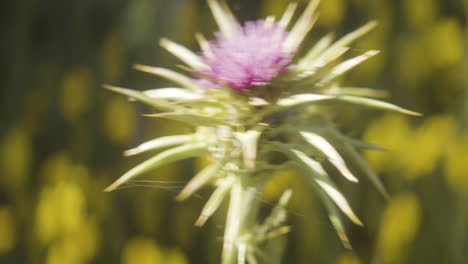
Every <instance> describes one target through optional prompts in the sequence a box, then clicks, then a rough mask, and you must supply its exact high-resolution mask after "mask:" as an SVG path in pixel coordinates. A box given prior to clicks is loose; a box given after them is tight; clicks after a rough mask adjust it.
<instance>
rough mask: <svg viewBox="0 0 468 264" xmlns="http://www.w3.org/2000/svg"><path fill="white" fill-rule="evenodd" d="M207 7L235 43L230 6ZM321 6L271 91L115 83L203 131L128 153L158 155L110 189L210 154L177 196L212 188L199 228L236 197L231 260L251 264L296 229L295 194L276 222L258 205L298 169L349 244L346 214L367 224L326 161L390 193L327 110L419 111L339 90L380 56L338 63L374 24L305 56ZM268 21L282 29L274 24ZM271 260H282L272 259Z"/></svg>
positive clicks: (298, 32)
mask: <svg viewBox="0 0 468 264" xmlns="http://www.w3.org/2000/svg"><path fill="white" fill-rule="evenodd" d="M208 3H209V6H210V8H211V9H212V11H213V13H214V17H215V19H216V21H217V23H218V25H219V26H220V29H221V32H222V33H223V34H224V35H225V36H226V37H227V38H229V37H230V36H231V35H232V34H233V30H234V29H235V28H238V27H239V24H238V23H237V21H236V20H235V18H234V16H233V15H232V14H231V12H230V11H229V9H228V8H227V7H226V5H224V4H220V3H219V2H217V1H215V0H209V1H208ZM317 4H318V1H315V0H312V1H311V2H310V4H309V5H308V7H307V8H306V9H305V11H304V13H303V14H302V16H300V17H299V19H298V21H297V22H296V23H295V24H294V25H293V26H292V27H291V29H290V30H289V31H288V35H287V37H286V38H285V41H284V44H283V45H284V46H283V49H284V52H286V53H288V54H291V55H294V56H293V57H296V60H295V62H293V64H292V65H291V66H290V67H289V68H288V70H287V71H284V72H280V73H278V75H277V76H276V77H275V78H274V79H273V80H272V81H271V83H269V84H268V85H265V84H262V86H259V87H252V88H251V89H246V90H244V91H242V92H238V91H235V90H234V89H230V88H229V87H225V89H223V88H222V89H208V88H206V87H204V84H205V83H209V82H210V80H206V82H204V81H203V80H199V79H197V80H194V79H191V78H189V77H186V76H184V75H182V74H180V73H176V72H174V71H171V70H167V69H162V68H153V67H149V66H142V65H137V66H136V68H137V69H139V70H142V71H145V72H149V73H152V74H156V75H158V76H161V77H164V78H167V79H169V80H172V81H174V82H175V83H176V84H177V85H178V86H180V87H178V88H160V89H155V90H149V91H144V92H139V91H135V90H129V89H124V88H118V87H111V86H106V87H107V88H108V89H111V90H113V91H115V92H118V93H121V94H123V95H125V96H128V97H130V98H132V99H134V100H137V101H140V102H142V103H145V104H147V105H150V106H152V107H154V108H155V110H157V111H158V112H160V113H157V114H152V115H149V116H151V117H159V118H166V119H172V120H178V121H181V122H185V123H188V124H190V125H193V127H194V132H193V133H192V134H188V135H173V136H167V137H161V138H157V139H154V140H151V141H148V142H145V143H143V144H141V145H139V146H137V147H136V148H134V149H131V150H128V151H126V152H125V154H126V155H135V154H139V153H143V152H150V151H152V152H157V151H159V153H158V154H156V155H155V156H153V157H152V158H150V159H148V160H146V161H144V162H143V163H141V164H139V165H138V166H136V167H134V168H133V169H131V170H129V171H128V172H127V173H125V174H124V175H123V176H122V177H120V178H119V179H118V180H117V181H116V182H114V183H113V184H112V185H110V186H109V187H108V188H107V189H106V191H112V190H114V189H116V188H118V187H119V186H121V185H122V184H125V183H126V182H128V181H129V180H131V179H133V178H134V177H136V176H139V175H141V174H143V173H146V172H148V171H150V170H153V169H155V168H157V167H159V166H162V165H165V164H168V163H171V162H175V161H178V160H181V159H186V158H193V157H202V156H208V157H210V159H211V161H212V163H211V164H210V165H208V166H207V167H206V168H204V169H203V170H201V171H200V172H198V173H197V174H196V175H195V176H194V177H193V178H192V179H191V180H190V181H189V182H188V184H187V185H186V186H185V188H184V189H183V190H182V191H181V193H180V194H179V195H178V196H177V199H179V200H184V199H186V198H188V197H190V196H191V195H192V194H193V193H195V192H196V191H198V190H199V189H200V188H202V187H204V186H206V185H213V186H214V187H215V189H214V191H213V194H212V195H211V197H210V198H209V199H208V201H207V202H206V205H205V207H204V208H203V210H202V212H201V215H200V217H199V219H198V220H197V222H196V224H197V225H199V226H201V225H203V224H204V223H205V222H206V220H207V219H208V218H209V217H210V216H211V215H213V213H214V212H215V211H216V210H217V208H218V207H219V206H220V204H221V202H222V201H223V200H225V199H227V198H229V208H228V215H227V221H226V229H225V234H224V238H223V241H224V246H223V263H244V262H245V261H246V260H247V261H248V262H249V263H258V262H257V259H258V257H259V256H261V257H265V255H267V254H263V253H261V252H262V248H263V247H264V246H265V244H266V243H267V239H269V238H271V237H274V236H276V235H279V234H283V233H285V232H287V230H288V228H287V227H284V226H282V224H283V222H284V220H285V206H286V203H287V201H288V200H289V197H290V196H291V192H290V191H289V190H288V191H286V192H285V193H284V194H283V196H282V198H281V199H280V201H279V202H278V205H277V206H276V207H275V208H274V210H273V211H272V213H271V215H270V216H269V217H267V218H266V219H264V220H263V221H262V222H261V223H258V222H257V220H258V219H257V211H258V207H259V204H258V202H257V200H258V199H257V198H256V195H257V193H258V192H259V191H261V190H262V187H263V185H264V184H265V183H266V182H267V181H268V180H269V178H271V176H272V175H274V174H275V173H276V172H278V171H281V170H290V169H293V170H296V171H298V172H300V173H301V174H302V175H303V176H304V177H306V178H307V179H308V180H309V182H310V185H311V187H312V188H313V189H314V190H315V192H316V194H317V195H318V197H319V198H320V199H321V200H322V202H323V204H324V206H325V207H326V209H327V211H328V214H329V217H330V220H331V223H332V224H333V226H334V227H335V229H336V231H337V232H338V235H339V237H340V239H341V240H342V242H343V243H344V245H345V246H347V247H349V246H350V245H349V241H348V239H347V237H346V235H345V232H344V228H343V223H342V220H341V215H340V214H341V213H343V214H344V215H346V216H347V217H348V218H349V219H350V220H351V221H352V222H354V223H356V224H358V225H362V222H361V221H360V220H359V218H358V217H357V216H356V215H355V214H354V212H353V210H352V209H351V207H350V205H349V204H348V202H347V200H346V198H345V197H344V195H343V194H342V193H341V192H340V191H339V190H338V189H337V187H336V185H335V183H334V182H333V180H332V178H331V177H330V176H329V175H328V172H327V171H326V170H325V169H324V167H323V166H322V162H328V163H330V164H331V165H333V166H334V167H336V169H337V170H338V171H339V172H340V173H341V174H342V175H343V176H344V177H345V178H346V179H348V180H349V181H351V182H357V181H358V178H357V177H356V176H355V175H353V173H352V172H351V170H350V169H349V164H352V165H353V167H356V168H358V169H360V171H361V172H362V174H363V175H365V176H367V177H368V178H369V179H370V181H371V182H373V184H374V185H375V187H376V188H377V189H378V190H379V191H380V192H381V193H382V194H383V195H385V196H386V195H387V194H386V191H385V188H384V187H383V185H382V183H381V182H380V180H379V178H378V177H377V176H376V175H375V174H374V173H373V172H372V170H371V169H370V168H369V167H368V166H367V165H366V162H365V161H364V160H363V158H362V157H361V156H360V155H359V152H358V150H357V148H359V147H373V146H371V145H369V144H365V143H363V142H360V141H357V140H354V139H351V138H348V137H346V136H344V135H343V134H341V133H340V132H339V131H338V130H337V129H336V128H335V125H334V124H333V123H332V121H331V119H330V118H329V113H328V110H327V109H329V108H326V107H324V106H327V105H329V104H331V103H332V104H333V105H335V106H336V105H337V104H340V103H343V104H355V105H357V106H364V107H371V108H378V109H383V110H390V111H396V112H401V113H406V114H414V115H417V113H414V112H412V111H409V110H405V109H402V108H400V107H398V106H395V105H392V104H389V103H386V102H383V101H379V100H377V99H372V98H371V97H373V96H377V95H379V93H378V92H375V91H372V90H369V89H364V88H346V87H340V86H339V85H338V83H337V78H338V77H340V76H341V75H342V74H344V73H345V72H347V71H348V70H350V69H351V68H353V67H355V66H357V65H358V64H360V63H361V62H363V61H365V60H366V59H368V58H370V57H372V56H374V55H375V54H377V52H376V51H374V50H371V51H367V52H365V53H364V54H362V55H359V56H357V57H354V58H351V59H347V60H344V61H343V62H337V61H338V58H339V57H340V56H341V55H343V54H344V53H345V52H346V51H347V50H348V45H349V44H351V43H352V42H353V41H354V40H356V39H357V38H359V37H360V36H362V35H363V34H365V33H366V32H368V31H369V30H370V29H372V28H373V27H374V26H375V22H371V23H368V24H366V25H364V26H363V27H361V28H359V29H357V30H355V31H353V32H351V33H349V34H347V35H345V36H344V37H342V38H340V39H338V40H337V41H333V35H327V36H325V37H324V38H322V39H321V40H319V41H318V42H317V43H316V44H315V45H314V46H313V47H312V48H311V49H309V51H308V52H307V53H306V54H305V55H304V56H302V57H298V56H297V54H296V53H297V52H296V51H297V50H298V48H299V46H300V44H301V42H302V40H303V39H304V38H305V36H306V34H307V33H308V32H309V31H310V29H311V28H312V26H313V24H314V23H315V21H316V19H317V14H316V12H315V10H316V7H317ZM295 8H296V4H290V5H289V7H288V8H287V10H286V12H285V14H284V15H283V17H282V18H281V19H280V20H279V22H278V25H279V26H281V27H282V28H284V30H287V28H288V24H289V21H290V19H291V17H292V15H293V12H294V10H295ZM266 21H269V23H275V22H274V18H272V17H270V18H267V19H266ZM266 24H267V23H266ZM197 39H198V40H199V41H200V45H201V48H202V49H204V50H205V52H206V50H207V49H209V44H208V43H207V42H206V40H205V39H204V38H203V37H202V36H201V35H197ZM161 44H162V46H163V47H164V48H166V49H167V50H168V51H169V52H171V53H173V54H174V55H175V56H177V57H178V58H180V59H181V60H182V61H183V62H184V63H186V64H187V65H188V66H189V67H191V68H192V71H193V72H199V71H202V70H206V69H207V68H206V67H208V66H207V65H206V64H204V62H203V60H202V58H201V57H200V56H198V55H196V54H195V53H193V52H191V51H189V50H188V49H186V48H185V47H182V46H180V45H178V44H175V43H173V42H170V41H168V40H163V41H162V42H161ZM253 48H258V47H253ZM219 67H221V66H219ZM340 211H341V213H340ZM265 263H273V262H272V261H268V260H265Z"/></svg>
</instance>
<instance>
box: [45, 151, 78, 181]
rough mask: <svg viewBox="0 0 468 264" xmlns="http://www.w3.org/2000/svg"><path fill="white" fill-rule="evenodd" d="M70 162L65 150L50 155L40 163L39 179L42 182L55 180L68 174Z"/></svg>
mask: <svg viewBox="0 0 468 264" xmlns="http://www.w3.org/2000/svg"><path fill="white" fill-rule="evenodd" d="M72 166H73V165H72V162H71V160H70V157H69V156H68V154H67V153H65V152H58V153H55V154H53V155H51V156H50V157H49V158H47V160H46V161H45V162H44V163H43V164H42V167H41V173H40V174H41V179H42V181H43V182H48V183H52V182H57V181H59V180H61V179H63V178H67V177H68V176H69V175H70V171H71V167H72Z"/></svg>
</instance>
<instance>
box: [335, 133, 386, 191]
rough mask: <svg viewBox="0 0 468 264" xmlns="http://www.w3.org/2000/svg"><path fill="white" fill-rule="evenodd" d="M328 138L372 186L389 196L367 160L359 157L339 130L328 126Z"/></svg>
mask: <svg viewBox="0 0 468 264" xmlns="http://www.w3.org/2000/svg"><path fill="white" fill-rule="evenodd" d="M328 132H329V135H330V139H331V140H333V143H334V144H335V145H339V147H340V150H341V151H342V153H343V154H344V156H345V157H346V158H347V160H349V162H350V164H354V165H355V166H357V167H358V169H359V170H361V171H362V172H363V173H364V174H365V175H366V176H367V177H368V178H369V180H370V181H371V182H372V184H374V186H375V187H376V188H377V190H378V191H379V192H380V193H381V194H382V195H383V196H384V197H385V198H386V199H388V198H389V195H388V192H387V190H386V189H385V186H384V185H383V183H382V181H381V180H380V178H379V177H378V176H377V174H376V173H375V172H374V171H373V170H372V169H371V168H370V167H369V165H368V164H367V162H366V161H365V160H364V159H363V158H362V157H361V155H360V154H359V152H358V151H357V150H356V149H355V148H354V147H353V146H352V145H351V144H350V143H348V142H346V140H344V139H343V138H344V137H345V136H343V135H342V134H341V133H340V132H339V131H337V130H336V129H333V128H330V129H328Z"/></svg>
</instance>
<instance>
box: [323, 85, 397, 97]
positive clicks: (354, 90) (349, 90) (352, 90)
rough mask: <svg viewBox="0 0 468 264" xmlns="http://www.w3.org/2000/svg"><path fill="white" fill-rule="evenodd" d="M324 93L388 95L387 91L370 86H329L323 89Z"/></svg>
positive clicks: (369, 95)
mask: <svg viewBox="0 0 468 264" xmlns="http://www.w3.org/2000/svg"><path fill="white" fill-rule="evenodd" d="M324 92H325V93H326V94H330V95H336V96H338V95H353V96H362V97H373V98H386V97H388V92H387V91H385V90H377V89H371V88H362V87H337V86H335V87H331V88H330V89H328V90H326V91H324Z"/></svg>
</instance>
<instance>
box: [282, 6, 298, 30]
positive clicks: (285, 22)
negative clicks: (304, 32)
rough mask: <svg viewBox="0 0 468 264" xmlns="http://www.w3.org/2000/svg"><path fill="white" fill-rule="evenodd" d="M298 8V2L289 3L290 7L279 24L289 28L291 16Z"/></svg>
mask: <svg viewBox="0 0 468 264" xmlns="http://www.w3.org/2000/svg"><path fill="white" fill-rule="evenodd" d="M296 8H297V3H295V2H293V3H289V4H288V7H287V8H286V10H285V11H284V13H283V16H282V17H281V19H280V21H279V22H278V24H279V26H280V27H282V28H287V27H288V25H289V22H290V21H291V18H292V17H293V15H294V11H296Z"/></svg>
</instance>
